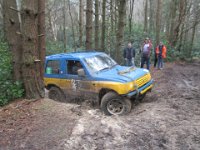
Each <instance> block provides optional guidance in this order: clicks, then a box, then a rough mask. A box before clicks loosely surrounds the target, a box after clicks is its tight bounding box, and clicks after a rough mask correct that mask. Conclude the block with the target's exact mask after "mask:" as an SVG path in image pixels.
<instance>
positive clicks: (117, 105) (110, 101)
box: [101, 92, 131, 115]
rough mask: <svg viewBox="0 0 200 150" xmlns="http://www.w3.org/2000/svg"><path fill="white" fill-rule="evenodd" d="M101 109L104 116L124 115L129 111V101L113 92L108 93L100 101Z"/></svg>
mask: <svg viewBox="0 0 200 150" xmlns="http://www.w3.org/2000/svg"><path fill="white" fill-rule="evenodd" d="M101 109H102V111H103V112H104V113H105V114H106V115H125V114H127V113H129V112H130V111H131V101H130V100H129V99H127V98H124V97H120V96H119V95H118V94H116V93H114V92H108V93H107V94H105V95H104V96H103V98H102V100H101Z"/></svg>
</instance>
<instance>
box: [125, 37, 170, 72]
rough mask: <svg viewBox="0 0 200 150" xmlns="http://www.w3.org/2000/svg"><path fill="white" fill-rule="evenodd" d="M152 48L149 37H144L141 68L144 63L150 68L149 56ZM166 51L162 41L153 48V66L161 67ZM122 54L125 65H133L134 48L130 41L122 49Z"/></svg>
mask: <svg viewBox="0 0 200 150" xmlns="http://www.w3.org/2000/svg"><path fill="white" fill-rule="evenodd" d="M152 49H153V45H152V42H151V40H150V39H149V38H146V39H145V40H144V43H143V44H142V47H141V68H143V67H144V65H145V64H146V67H147V69H148V70H150V56H151V51H152ZM166 53H167V48H166V46H165V45H163V43H162V42H160V43H159V45H158V46H156V48H155V50H154V68H156V65H157V69H163V59H165V58H166ZM123 56H124V60H125V65H126V66H135V63H134V60H135V49H134V48H133V46H132V44H131V42H129V43H128V45H127V47H126V48H125V49H124V53H123ZM157 62H158V64H157Z"/></svg>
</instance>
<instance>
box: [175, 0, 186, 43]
mask: <svg viewBox="0 0 200 150" xmlns="http://www.w3.org/2000/svg"><path fill="white" fill-rule="evenodd" d="M185 14H186V0H181V1H179V16H178V20H177V21H176V24H175V27H174V34H173V39H172V45H173V46H176V44H177V41H178V39H179V32H180V27H181V25H182V23H183V22H184V20H185Z"/></svg>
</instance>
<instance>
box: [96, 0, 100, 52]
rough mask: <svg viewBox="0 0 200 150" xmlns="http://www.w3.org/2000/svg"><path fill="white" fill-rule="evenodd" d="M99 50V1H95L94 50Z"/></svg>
mask: <svg viewBox="0 0 200 150" xmlns="http://www.w3.org/2000/svg"><path fill="white" fill-rule="evenodd" d="M98 49H99V0H95V50H98Z"/></svg>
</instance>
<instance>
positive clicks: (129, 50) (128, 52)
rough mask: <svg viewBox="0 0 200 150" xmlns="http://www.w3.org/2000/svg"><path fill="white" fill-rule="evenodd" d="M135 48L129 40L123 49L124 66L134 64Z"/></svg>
mask: <svg viewBox="0 0 200 150" xmlns="http://www.w3.org/2000/svg"><path fill="white" fill-rule="evenodd" d="M134 58H135V49H134V48H133V46H132V44H131V42H129V43H128V46H127V47H126V48H125V49H124V59H125V64H126V66H135V63H134Z"/></svg>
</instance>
